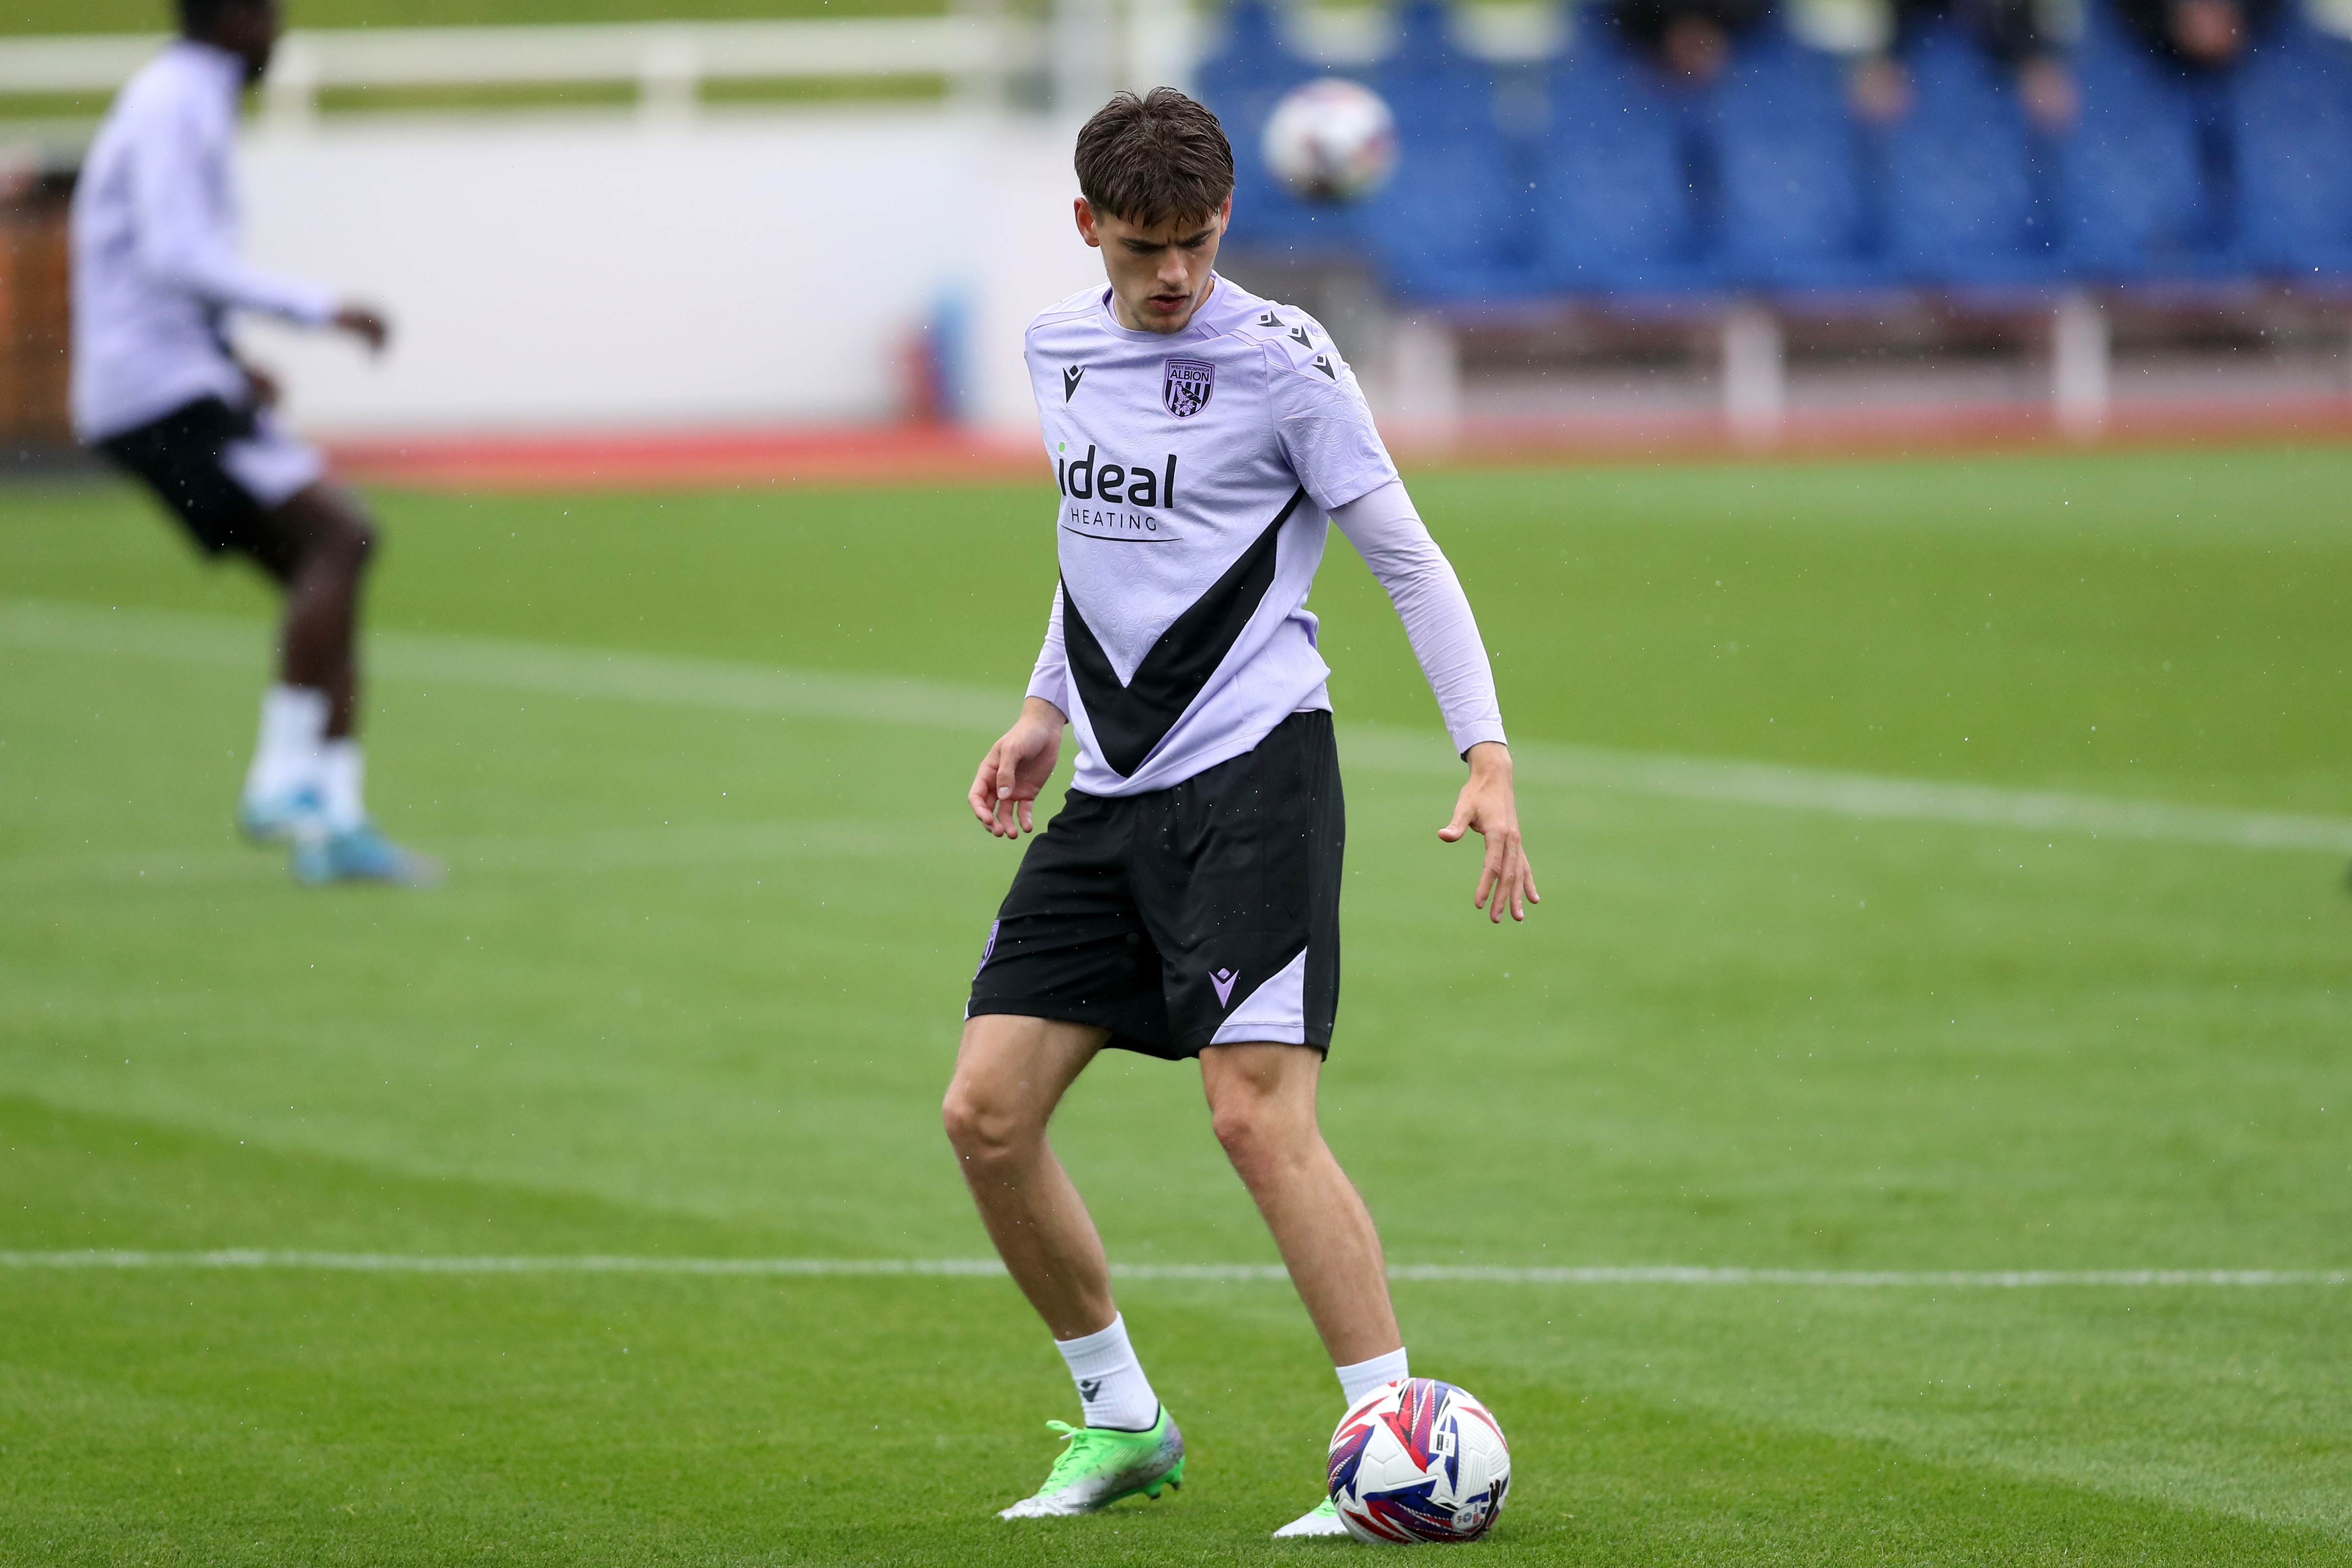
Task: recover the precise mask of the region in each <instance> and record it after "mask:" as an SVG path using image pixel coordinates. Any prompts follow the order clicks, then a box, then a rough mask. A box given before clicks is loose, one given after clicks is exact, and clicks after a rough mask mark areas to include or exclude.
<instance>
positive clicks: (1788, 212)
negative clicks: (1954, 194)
mask: <svg viewBox="0 0 2352 1568" xmlns="http://www.w3.org/2000/svg"><path fill="white" fill-rule="evenodd" d="M1721 99H1722V110H1721V113H1722V118H1721V121H1720V139H1719V141H1718V145H1719V147H1720V148H1721V152H1720V158H1721V166H1722V179H1723V231H1722V232H1723V264H1724V267H1725V269H1726V272H1727V275H1728V277H1729V278H1730V279H1731V281H1733V282H1735V283H1739V284H1744V285H1747V286H1748V287H1760V288H1853V287H1866V286H1869V285H1873V284H1877V283H1880V282H1883V281H1884V279H1885V269H1884V267H1882V266H1881V264H1880V261H1879V258H1878V256H1876V255H1875V254H1874V252H1875V242H1876V238H1877V236H1876V235H1874V233H1873V232H1872V229H1873V225H1872V223H1871V211H1870V203H1869V200H1868V196H1867V193H1866V191H1865V189H1864V156H1863V142H1862V132H1861V129H1860V127H1859V126H1857V125H1856V124H1855V122H1854V119H1853V114H1852V112H1851V111H1850V110H1848V109H1847V107H1846V95H1845V72H1844V68H1843V65H1842V64H1841V62H1840V61H1839V60H1838V59H1837V58H1836V57H1834V56H1832V55H1830V54H1827V53H1825V52H1823V51H1822V50H1820V49H1815V48H1811V47H1808V46H1806V45H1805V44H1803V43H1801V42H1800V41H1799V40H1798V39H1797V38H1796V37H1795V36H1794V35H1793V34H1791V33H1790V31H1789V29H1788V26H1787V25H1786V24H1785V22H1784V21H1783V20H1782V18H1781V17H1780V15H1778V14H1775V15H1774V16H1770V17H1769V18H1767V19H1766V20H1765V22H1764V23H1763V24H1762V25H1761V26H1759V27H1758V29H1757V31H1756V33H1755V35H1754V36H1753V37H1750V38H1749V39H1748V40H1747V41H1746V42H1745V43H1744V45H1743V46H1742V47H1741V48H1740V50H1739V53H1738V57H1737V58H1736V59H1735V60H1734V62H1733V64H1732V68H1731V71H1730V74H1729V76H1728V77H1727V78H1726V79H1725V81H1724V83H1723V87H1722V90H1721Z"/></svg>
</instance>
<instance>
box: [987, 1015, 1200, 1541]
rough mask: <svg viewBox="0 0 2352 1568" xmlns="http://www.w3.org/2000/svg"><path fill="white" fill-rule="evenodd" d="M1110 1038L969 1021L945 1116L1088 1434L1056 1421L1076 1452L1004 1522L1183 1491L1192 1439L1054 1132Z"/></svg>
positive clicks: (999, 1020) (1053, 1025)
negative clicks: (1063, 1107)
mask: <svg viewBox="0 0 2352 1568" xmlns="http://www.w3.org/2000/svg"><path fill="white" fill-rule="evenodd" d="M1107 1038H1108V1036H1107V1034H1106V1031H1104V1030H1099V1029H1092V1028H1087V1027H1086V1026H1084V1025H1080V1024H1074V1023H1063V1022H1056V1021H1053V1020H1049V1019H1034V1018H1020V1017H1013V1016H1005V1015H996V1014H982V1016H980V1017H979V1018H975V1019H968V1020H967V1021H966V1022H965V1024H964V1031H963V1045H962V1047H961V1050H960V1051H958V1052H957V1054H956V1071H955V1078H954V1080H953V1081H952V1082H950V1084H949V1086H948V1095H947V1103H946V1104H945V1106H944V1107H943V1108H942V1115H943V1119H944V1120H945V1122H946V1123H947V1131H948V1140H949V1142H950V1143H951V1144H953V1145H955V1151H956V1155H957V1157H958V1159H959V1160H960V1161H961V1163H962V1166H963V1174H964V1180H965V1181H966V1182H967V1183H968V1184H970V1186H971V1196H972V1198H973V1200H974V1201H975V1202H977V1203H978V1204H979V1205H980V1213H981V1219H982V1222H983V1223H984V1224H986V1225H987V1227H988V1233H989V1236H990V1238H991V1239H993V1240H994V1241H995V1243H996V1250H997V1252H998V1254H999V1255H1000V1256H1001V1257H1003V1260H1004V1266H1005V1268H1006V1269H1007V1270H1010V1271H1011V1273H1012V1275H1013V1280H1014V1281H1016V1282H1017V1283H1018V1284H1019V1285H1020V1287H1021V1291H1022V1293H1023V1294H1024V1295H1025V1296H1027V1297H1028V1298H1029V1302H1030V1304H1031V1305H1032V1306H1034V1307H1035V1308H1036V1309H1037V1315H1038V1316H1039V1317H1041V1318H1044V1319H1045V1325H1046V1327H1047V1328H1049V1329H1051V1330H1052V1331H1053V1334H1054V1339H1055V1346H1056V1348H1057V1349H1059V1350H1060V1351H1061V1353H1062V1356H1063V1359H1064V1360H1065V1361H1066V1362H1067V1363H1068V1364H1069V1368H1070V1376H1071V1378H1072V1380H1073V1381H1074V1382H1075V1383H1076V1385H1077V1389H1078V1396H1079V1399H1080V1401H1081V1403H1082V1404H1083V1405H1084V1406H1085V1410H1086V1420H1087V1424H1086V1425H1085V1426H1084V1427H1072V1426H1069V1425H1067V1424H1066V1423H1064V1422H1060V1421H1055V1422H1051V1423H1048V1425H1049V1426H1051V1427H1053V1428H1054V1429H1055V1431H1057V1432H1059V1433H1061V1434H1062V1436H1063V1438H1064V1440H1065V1441H1066V1444H1067V1447H1066V1448H1064V1450H1063V1452H1062V1455H1061V1457H1060V1458H1058V1459H1056V1460H1055V1464H1054V1469H1053V1471H1052V1473H1051V1474H1049V1475H1048V1476H1047V1477H1046V1478H1045V1485H1044V1486H1042V1487H1040V1488H1038V1490H1037V1491H1036V1493H1035V1495H1034V1496H1032V1497H1028V1498H1024V1499H1023V1500H1020V1501H1019V1502H1016V1503H1014V1504H1013V1506H1012V1507H1010V1508H1008V1509H1006V1510H1004V1511H1003V1513H1002V1514H1001V1515H1000V1516H999V1517H1001V1518H1003V1519H1045V1518H1053V1517H1056V1516H1066V1515H1069V1514H1076V1513H1087V1512H1091V1511H1094V1510H1096V1509H1098V1508H1104V1507H1107V1506H1108V1505H1109V1504H1111V1503H1113V1502H1116V1501H1118V1500H1119V1499H1120V1498H1123V1497H1129V1496H1132V1495H1134V1494H1135V1493H1137V1492H1141V1493H1144V1494H1145V1495H1146V1496H1148V1497H1153V1498H1157V1497H1158V1496H1159V1495H1160V1491H1161V1490H1162V1489H1163V1488H1166V1487H1173V1486H1181V1485H1182V1484H1183V1481H1184V1437H1183V1434H1182V1433H1181V1432H1179V1431H1178V1430H1177V1429H1176V1423H1175V1422H1174V1421H1173V1420H1172V1419H1171V1418H1170V1416H1169V1415H1168V1412H1167V1411H1166V1410H1164V1409H1162V1408H1161V1407H1160V1399H1159V1396H1157V1395H1156V1394H1154V1393H1153V1392H1152V1390H1151V1384H1150V1379H1148V1378H1146V1377H1145V1376H1144V1375H1143V1365H1142V1363H1140V1362H1139V1361H1138V1360H1137V1359H1136V1356H1135V1352H1134V1349H1133V1347H1132V1346H1130V1345H1129V1343H1128V1339H1127V1324H1126V1322H1125V1321H1124V1320H1123V1319H1121V1318H1120V1316H1119V1315H1118V1306H1117V1305H1116V1304H1115V1303H1114V1302H1113V1301H1112V1300H1111V1294H1110V1264H1109V1261H1108V1260H1107V1259H1106V1258H1105V1257H1104V1256H1103V1245H1102V1238H1101V1237H1100V1236H1099V1235H1097V1233H1096V1231H1095V1222H1094V1218H1093V1216H1091V1215H1089V1214H1088V1213H1087V1206H1086V1202H1085V1200H1084V1199H1082V1198H1080V1197H1078V1189H1077V1188H1076V1186H1073V1185H1072V1184H1071V1181H1070V1177H1069V1173H1068V1172H1066V1171H1065V1170H1064V1169H1063V1168H1062V1163H1061V1161H1059V1160H1057V1159H1055V1157H1054V1150H1053V1146H1052V1145H1050V1144H1048V1143H1047V1142H1046V1140H1045V1124H1047V1123H1048V1122H1050V1121H1051V1120H1052V1119H1053V1115H1054V1107H1055V1106H1056V1105H1058V1104H1060V1103H1061V1100H1062V1095H1063V1094H1064V1092H1066V1091H1067V1090H1068V1089H1069V1087H1070V1084H1071V1083H1072V1082H1074V1081H1075V1080H1076V1078H1077V1076H1078V1074H1079V1073H1080V1072H1081V1071H1085V1069H1086V1065H1087V1062H1089V1061H1093V1060H1094V1057H1095V1053H1096V1052H1097V1051H1100V1050H1101V1049H1102V1046H1103V1042H1104V1040H1106V1039H1107Z"/></svg>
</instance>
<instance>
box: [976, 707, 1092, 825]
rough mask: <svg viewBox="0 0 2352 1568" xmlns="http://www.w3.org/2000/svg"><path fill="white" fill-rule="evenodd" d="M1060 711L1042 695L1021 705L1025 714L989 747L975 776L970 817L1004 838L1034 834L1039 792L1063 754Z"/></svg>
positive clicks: (1064, 720)
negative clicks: (1035, 807)
mask: <svg viewBox="0 0 2352 1568" xmlns="http://www.w3.org/2000/svg"><path fill="white" fill-rule="evenodd" d="M1066 722H1067V720H1066V718H1065V717H1064V716H1063V713H1062V710H1061V709H1060V708H1057V707H1055V706H1054V705H1053V704H1052V703H1049V702H1047V701H1046V700H1045V698H1043V697H1031V698H1029V699H1027V700H1026V701H1024V703H1023V704H1022V705H1021V716H1020V718H1019V719H1017V720H1015V721H1014V723H1013V727H1012V728H1011V729H1008V730H1006V731H1005V732H1004V737H1003V739H1002V740H999V741H998V742H997V743H996V744H995V745H994V746H992V747H989V748H988V755H987V756H986V757H983V758H981V759H980V771H979V772H978V773H976V774H974V775H973V776H972V780H971V794H970V795H969V796H967V797H965V799H966V800H970V801H971V814H972V815H973V816H975V817H977V818H979V819H980V825H981V826H982V827H983V828H986V829H987V830H988V831H990V832H991V833H992V834H994V835H995V836H996V837H998V838H1000V839H1017V838H1019V837H1020V836H1021V835H1022V834H1024V833H1027V832H1034V831H1036V830H1035V828H1034V824H1033V822H1032V821H1031V817H1032V808H1033V807H1034V803H1035V801H1036V799H1037V792H1038V791H1039V790H1041V789H1044V788H1045V780H1047V779H1051V778H1052V777H1053V776H1054V764H1055V762H1056V761H1058V760H1060V758H1061V755H1062V726H1063V725H1064V724H1065V723H1066Z"/></svg>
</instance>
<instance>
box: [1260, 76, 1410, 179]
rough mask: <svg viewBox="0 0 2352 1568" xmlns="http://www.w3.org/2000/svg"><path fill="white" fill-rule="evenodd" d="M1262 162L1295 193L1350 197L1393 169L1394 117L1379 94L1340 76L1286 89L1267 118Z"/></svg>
mask: <svg viewBox="0 0 2352 1568" xmlns="http://www.w3.org/2000/svg"><path fill="white" fill-rule="evenodd" d="M1396 161H1397V131H1396V117H1395V116H1394V115H1392V114H1391V113H1390V112H1389V106H1388V105H1387V104H1385V103H1383V102H1381V95H1380V94H1378V93H1376V92H1374V91H1373V90H1372V89H1370V88H1368V87H1364V86H1362V85H1360V84H1359V83H1356V82H1351V81H1349V80H1348V79H1347V78H1344V77H1325V78H1322V79H1321V80H1320V81H1311V82H1308V83H1307V84H1306V85H1305V86H1303V87H1297V88H1293V89H1291V90H1290V91H1288V92H1286V93H1285V94H1284V95H1283V97H1282V101H1281V102H1279V103H1277V104H1276V105H1275V106H1274V113H1273V114H1272V115H1271V116H1270V117H1268V119H1267V120H1266V122H1265V165H1266V167H1267V168H1269V169H1271V170H1273V171H1274V177H1275V178H1276V179H1277V180H1279V181H1281V182H1282V183H1284V184H1285V185H1287V186H1288V187H1290V190H1291V193H1293V194H1295V195H1297V196H1300V197H1303V198H1305V199H1306V200H1307V201H1310V202H1352V201H1356V200H1359V199H1360V198H1361V197H1364V196H1369V195H1370V194H1371V193H1373V192H1374V191H1377V190H1379V189H1380V188H1381V185H1383V184H1385V183H1387V182H1388V177H1389V175H1390V174H1391V172H1394V170H1395V169H1396Z"/></svg>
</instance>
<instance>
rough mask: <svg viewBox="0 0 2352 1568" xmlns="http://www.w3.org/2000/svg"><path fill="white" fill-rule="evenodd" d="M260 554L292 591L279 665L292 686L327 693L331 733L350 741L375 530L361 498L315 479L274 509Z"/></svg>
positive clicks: (288, 592)
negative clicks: (361, 605)
mask: <svg viewBox="0 0 2352 1568" xmlns="http://www.w3.org/2000/svg"><path fill="white" fill-rule="evenodd" d="M269 522H270V525H271V533H272V535H273V536H274V537H273V538H271V539H270V540H269V541H268V544H267V545H266V546H265V548H264V549H263V550H262V551H260V552H257V553H258V555H259V559H260V560H261V564H262V567H263V568H264V570H268V572H269V574H270V575H271V576H273V577H275V578H276V579H277V580H278V582H279V583H280V584H282V585H283V586H284V587H285V590H286V613H285V619H284V622H283V627H282V640H281V643H280V651H279V660H280V664H279V668H280V671H281V674H282V678H283V679H284V681H285V683H286V684H287V685H289V686H305V687H309V688H311V689H313V690H317V691H323V692H325V693H326V694H327V703H328V706H327V729H326V735H327V738H328V739H330V740H343V739H348V738H349V737H350V736H351V734H352V728H353V726H354V722H355V720H356V718H357V716H358V708H359V654H358V628H359V600H360V590H361V589H362V586H363V585H364V583H365V581H366V579H367V570H368V564H369V562H370V560H371V559H373V556H374V554H375V528H374V525H373V523H372V522H371V521H370V520H369V517H368V516H367V514H366V512H365V511H364V510H362V507H360V504H359V503H358V501H356V500H355V499H353V498H352V497H351V496H349V495H347V494H345V493H344V492H343V491H341V490H340V489H337V488H335V487H333V486H328V485H312V486H310V487H309V488H307V489H304V490H302V491H299V493H297V494H296V495H294V496H292V497H289V498H288V499H287V500H286V501H285V502H283V503H282V504H280V505H279V506H278V507H275V508H273V509H272V510H271V511H270V513H269Z"/></svg>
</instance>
